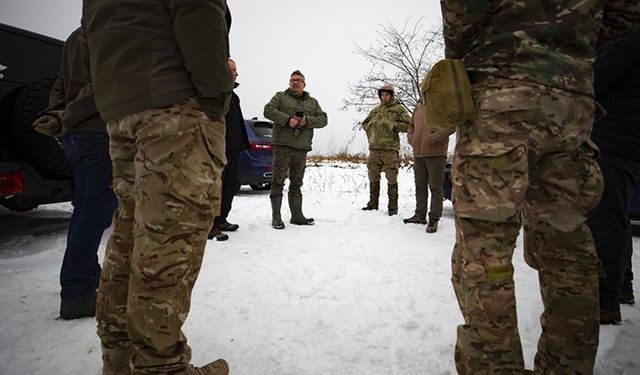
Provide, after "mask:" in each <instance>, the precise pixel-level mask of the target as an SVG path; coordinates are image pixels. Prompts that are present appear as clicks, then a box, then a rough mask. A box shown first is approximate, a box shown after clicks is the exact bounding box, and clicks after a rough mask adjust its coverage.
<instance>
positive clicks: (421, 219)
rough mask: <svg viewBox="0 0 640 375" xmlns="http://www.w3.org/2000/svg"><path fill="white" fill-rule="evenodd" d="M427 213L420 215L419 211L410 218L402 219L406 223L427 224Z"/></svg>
mask: <svg viewBox="0 0 640 375" xmlns="http://www.w3.org/2000/svg"><path fill="white" fill-rule="evenodd" d="M425 216H426V215H419V214H418V213H416V214H414V215H413V216H411V217H410V218H408V219H402V221H403V222H404V223H405V224H426V223H427V220H426V219H425Z"/></svg>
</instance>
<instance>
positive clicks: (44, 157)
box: [11, 74, 73, 178]
mask: <svg viewBox="0 0 640 375" xmlns="http://www.w3.org/2000/svg"><path fill="white" fill-rule="evenodd" d="M55 78H56V75H55V74H50V75H47V76H44V77H42V78H40V79H37V80H35V81H33V82H31V83H29V84H28V85H26V86H24V88H23V89H22V90H21V91H20V93H19V94H18V97H17V98H16V100H15V102H14V103H13V112H12V114H11V130H12V132H13V135H14V137H15V140H16V143H17V144H18V145H19V146H20V148H21V149H22V150H23V151H24V152H25V154H26V159H27V160H28V161H29V162H31V164H33V166H34V167H35V168H36V170H37V171H38V172H39V173H40V174H41V175H42V176H43V177H46V178H64V177H72V176H73V171H72V168H71V164H69V162H68V161H67V158H66V157H65V155H64V151H63V149H62V145H61V143H60V141H59V140H58V139H57V138H54V137H49V136H47V135H44V134H40V133H38V132H36V131H35V130H34V129H33V125H32V124H33V121H34V120H35V119H36V116H37V114H38V113H39V112H40V111H42V110H43V109H45V108H46V107H47V106H48V104H49V93H50V91H51V86H53V81H54V80H55Z"/></svg>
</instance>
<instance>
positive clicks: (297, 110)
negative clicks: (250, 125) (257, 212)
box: [264, 70, 327, 229]
mask: <svg viewBox="0 0 640 375" xmlns="http://www.w3.org/2000/svg"><path fill="white" fill-rule="evenodd" d="M305 87H306V83H305V78H304V75H303V74H302V73H301V72H300V71H299V70H296V71H294V72H293V73H291V76H290V77H289V88H288V89H286V90H285V91H279V92H277V93H276V94H275V95H274V96H273V98H271V100H270V101H269V103H267V104H266V105H265V106H264V117H266V118H268V119H269V120H271V121H273V124H274V127H273V182H272V183H271V194H270V195H269V197H270V198H271V226H272V227H273V228H274V229H284V222H283V221H282V217H281V216H280V207H281V206H282V191H283V189H284V180H285V179H286V178H287V175H288V176H289V209H290V210H291V220H290V223H291V224H295V225H313V224H314V220H313V218H307V217H305V216H304V215H303V214H302V192H301V191H300V187H302V180H303V179H304V170H305V168H306V167H307V153H308V152H309V151H311V141H312V139H313V129H319V128H324V127H325V126H327V114H326V113H325V112H324V111H323V110H322V108H320V104H318V101H317V100H316V99H315V98H313V97H311V95H309V93H308V92H306V91H304V88H305Z"/></svg>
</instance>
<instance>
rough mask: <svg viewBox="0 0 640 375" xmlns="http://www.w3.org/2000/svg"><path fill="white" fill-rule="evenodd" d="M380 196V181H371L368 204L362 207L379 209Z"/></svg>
mask: <svg viewBox="0 0 640 375" xmlns="http://www.w3.org/2000/svg"><path fill="white" fill-rule="evenodd" d="M379 196H380V181H377V182H373V181H371V182H369V202H368V203H367V205H366V206H364V207H362V209H363V210H364V211H371V210H377V209H378V197H379Z"/></svg>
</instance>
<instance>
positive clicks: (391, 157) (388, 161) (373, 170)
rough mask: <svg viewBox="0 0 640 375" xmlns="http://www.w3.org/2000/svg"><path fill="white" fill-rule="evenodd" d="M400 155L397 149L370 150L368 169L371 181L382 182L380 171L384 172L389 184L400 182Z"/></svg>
mask: <svg viewBox="0 0 640 375" xmlns="http://www.w3.org/2000/svg"><path fill="white" fill-rule="evenodd" d="M399 167H400V156H399V154H398V151H395V150H369V157H368V158H367V170H368V172H369V182H380V173H381V172H384V175H385V176H386V177H387V183H389V185H395V184H397V183H398V168H399Z"/></svg>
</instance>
